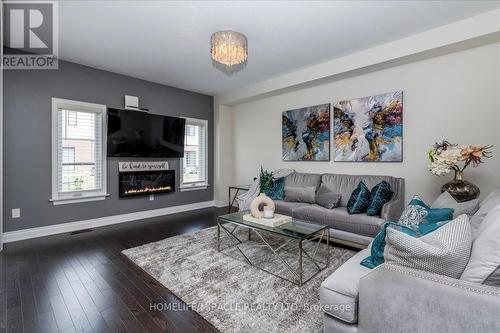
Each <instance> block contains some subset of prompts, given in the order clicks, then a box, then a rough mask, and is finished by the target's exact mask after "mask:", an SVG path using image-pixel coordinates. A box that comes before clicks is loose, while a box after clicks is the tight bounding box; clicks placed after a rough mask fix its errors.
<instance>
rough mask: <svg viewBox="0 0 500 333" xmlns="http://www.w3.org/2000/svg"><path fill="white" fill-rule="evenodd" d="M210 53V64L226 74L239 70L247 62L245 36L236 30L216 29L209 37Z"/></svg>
mask: <svg viewBox="0 0 500 333" xmlns="http://www.w3.org/2000/svg"><path fill="white" fill-rule="evenodd" d="M210 55H211V57H212V64H213V65H214V66H215V67H216V68H218V69H220V70H221V71H223V72H225V73H227V74H232V73H235V72H237V71H240V70H242V69H243V68H244V67H245V65H246V63H247V58H248V41H247V38H246V36H245V35H243V34H241V33H239V32H236V31H231V30H225V31H217V32H215V33H213V34H212V37H211V38H210Z"/></svg>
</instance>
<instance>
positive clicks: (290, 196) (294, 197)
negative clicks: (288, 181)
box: [285, 186, 316, 204]
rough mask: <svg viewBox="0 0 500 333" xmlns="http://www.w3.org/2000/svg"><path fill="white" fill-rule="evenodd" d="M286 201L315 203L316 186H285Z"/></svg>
mask: <svg viewBox="0 0 500 333" xmlns="http://www.w3.org/2000/svg"><path fill="white" fill-rule="evenodd" d="M285 201H289V202H305V203H310V204H313V203H315V202H316V187H315V186H308V187H285Z"/></svg>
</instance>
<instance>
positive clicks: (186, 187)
mask: <svg viewBox="0 0 500 333" xmlns="http://www.w3.org/2000/svg"><path fill="white" fill-rule="evenodd" d="M182 118H184V119H186V125H185V126H188V125H191V126H203V127H205V146H204V150H205V151H204V153H205V154H204V155H205V170H204V173H205V180H204V181H202V182H201V181H200V182H190V183H184V157H183V158H181V161H180V163H179V164H180V177H179V178H180V186H179V189H180V191H181V192H182V191H193V190H204V189H207V188H208V187H209V186H210V184H209V182H208V168H209V163H208V161H209V157H208V135H209V128H208V120H206V119H197V118H187V117H182ZM185 144H186V143H184V146H185ZM184 148H185V147H184ZM184 151H185V150H184Z"/></svg>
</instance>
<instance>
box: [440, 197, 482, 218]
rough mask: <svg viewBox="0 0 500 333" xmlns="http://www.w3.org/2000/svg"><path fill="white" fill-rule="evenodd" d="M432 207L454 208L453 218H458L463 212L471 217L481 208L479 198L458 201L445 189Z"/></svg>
mask: <svg viewBox="0 0 500 333" xmlns="http://www.w3.org/2000/svg"><path fill="white" fill-rule="evenodd" d="M431 208H453V209H454V212H453V218H457V217H459V216H460V215H462V214H467V215H468V216H469V217H471V216H472V215H474V214H475V213H476V212H477V210H478V209H479V199H474V200H470V201H466V202H457V200H455V198H453V197H452V196H451V194H450V193H448V192H446V191H445V192H443V193H441V195H440V196H439V197H438V198H437V199H436V201H434V202H433V203H432V205H431Z"/></svg>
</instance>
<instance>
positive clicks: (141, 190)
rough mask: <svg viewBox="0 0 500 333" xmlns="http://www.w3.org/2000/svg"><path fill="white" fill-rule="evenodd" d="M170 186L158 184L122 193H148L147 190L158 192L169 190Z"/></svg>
mask: <svg viewBox="0 0 500 333" xmlns="http://www.w3.org/2000/svg"><path fill="white" fill-rule="evenodd" d="M171 189H172V187H171V186H159V187H145V188H141V189H138V190H135V189H130V190H126V191H125V192H123V194H137V193H148V192H159V191H169V190H171Z"/></svg>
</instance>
